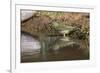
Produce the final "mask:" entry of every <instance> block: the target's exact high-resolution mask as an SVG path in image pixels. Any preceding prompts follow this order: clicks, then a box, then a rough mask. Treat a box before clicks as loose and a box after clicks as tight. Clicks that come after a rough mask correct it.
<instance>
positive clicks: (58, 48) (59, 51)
mask: <svg viewBox="0 0 100 73" xmlns="http://www.w3.org/2000/svg"><path fill="white" fill-rule="evenodd" d="M66 39H67V40H66ZM86 59H89V48H88V47H87V44H86V42H85V41H83V40H77V39H71V38H70V37H63V36H52V37H50V36H40V37H39V38H38V39H36V38H34V37H32V36H31V35H28V34H25V33H22V35H21V62H22V63H26V62H44V61H64V60H86Z"/></svg>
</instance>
